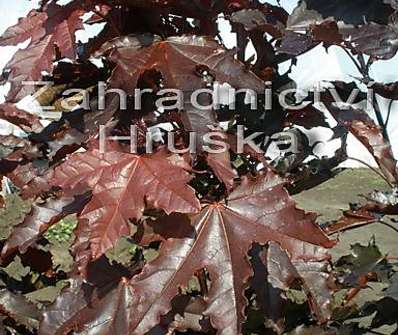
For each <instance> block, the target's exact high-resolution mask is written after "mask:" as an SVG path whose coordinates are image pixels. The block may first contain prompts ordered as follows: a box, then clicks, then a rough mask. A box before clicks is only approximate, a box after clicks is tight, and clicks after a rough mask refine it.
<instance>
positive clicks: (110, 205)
mask: <svg viewBox="0 0 398 335" xmlns="http://www.w3.org/2000/svg"><path fill="white" fill-rule="evenodd" d="M178 164H180V163H178ZM178 164H177V165H176V164H175V163H174V162H173V161H172V160H170V159H168V158H167V157H165V155H146V156H138V155H134V154H129V153H123V152H118V151H108V152H105V153H103V154H101V153H100V152H99V151H98V150H96V149H93V150H91V151H87V152H85V153H78V154H74V155H72V156H70V157H69V158H68V159H67V160H66V162H65V163H63V164H62V165H61V166H59V167H58V168H56V169H55V172H54V176H53V179H52V181H51V184H53V185H54V186H60V187H62V188H63V189H71V190H73V189H76V188H78V186H88V187H89V189H90V190H92V193H93V198H92V199H91V201H90V202H89V203H88V204H87V206H86V207H85V208H84V210H83V211H82V213H81V214H80V219H81V220H87V221H88V224H89V227H90V233H89V235H90V249H91V252H92V255H93V257H94V258H98V257H100V256H101V255H102V254H103V253H105V252H106V251H107V250H108V249H110V248H112V247H113V246H114V245H115V243H116V242H117V240H118V239H119V238H120V237H122V236H124V235H129V233H130V230H129V224H128V223H129V219H139V218H141V216H142V214H143V212H144V209H145V208H147V207H152V208H161V209H163V210H164V211H165V212H166V213H172V212H179V213H195V212H197V211H198V210H199V209H200V204H199V200H198V199H197V198H196V196H195V192H194V190H193V189H192V188H190V187H189V186H188V185H187V183H188V182H189V181H190V179H191V176H190V175H189V174H188V172H186V171H185V170H184V169H183V168H181V167H180V166H178ZM82 224H83V223H82Z"/></svg>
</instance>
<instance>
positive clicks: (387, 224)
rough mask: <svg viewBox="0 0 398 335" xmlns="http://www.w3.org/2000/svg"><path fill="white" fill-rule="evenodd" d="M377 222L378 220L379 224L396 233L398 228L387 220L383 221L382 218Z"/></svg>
mask: <svg viewBox="0 0 398 335" xmlns="http://www.w3.org/2000/svg"><path fill="white" fill-rule="evenodd" d="M379 222H380V223H381V224H383V225H385V226H387V227H388V228H391V229H392V230H394V231H395V232H396V233H398V228H396V227H394V226H393V225H392V224H390V223H387V222H385V221H383V220H380V221H379Z"/></svg>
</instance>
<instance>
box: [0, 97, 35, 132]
mask: <svg viewBox="0 0 398 335" xmlns="http://www.w3.org/2000/svg"><path fill="white" fill-rule="evenodd" d="M0 119H3V120H6V121H8V122H10V123H13V124H15V125H17V126H19V127H21V128H22V129H24V130H27V131H32V130H33V131H38V130H40V129H41V128H42V125H41V124H40V121H39V118H38V117H37V116H36V115H33V114H29V113H28V112H26V111H23V110H21V109H19V108H18V107H16V106H15V105H13V104H9V103H4V104H0Z"/></svg>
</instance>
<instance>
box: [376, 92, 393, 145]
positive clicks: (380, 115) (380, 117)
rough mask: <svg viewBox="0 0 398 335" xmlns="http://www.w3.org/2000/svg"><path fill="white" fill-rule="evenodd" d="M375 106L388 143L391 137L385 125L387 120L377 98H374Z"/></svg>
mask: <svg viewBox="0 0 398 335" xmlns="http://www.w3.org/2000/svg"><path fill="white" fill-rule="evenodd" d="M373 108H374V110H375V114H376V118H377V122H378V123H379V125H380V127H381V130H382V133H383V137H384V139H385V140H386V141H387V142H388V143H390V137H389V136H388V132H387V128H386V127H385V122H384V119H383V115H382V114H381V110H380V106H379V103H378V101H377V99H375V100H374V105H373Z"/></svg>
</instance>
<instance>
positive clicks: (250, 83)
mask: <svg viewBox="0 0 398 335" xmlns="http://www.w3.org/2000/svg"><path fill="white" fill-rule="evenodd" d="M109 58H110V60H111V61H113V62H115V63H116V68H115V70H114V71H113V73H112V76H111V78H110V84H111V86H112V87H117V88H123V89H125V90H126V91H127V92H130V93H131V92H132V91H133V89H134V88H135V87H136V86H137V81H138V79H139V77H140V76H141V75H142V74H143V73H144V72H145V71H146V70H152V69H154V70H157V71H160V73H161V75H162V77H163V84H164V87H165V88H173V89H182V90H184V91H185V92H193V91H194V90H196V89H198V88H202V87H204V83H205V82H204V77H203V75H204V73H203V72H207V75H208V76H211V77H213V78H214V80H217V81H218V82H221V83H223V82H228V83H229V84H230V85H232V86H233V87H235V88H237V89H240V88H247V87H250V88H251V89H253V90H255V91H258V92H262V91H263V90H264V84H263V83H262V81H261V80H260V79H259V78H258V77H256V76H255V75H254V74H253V73H252V72H249V71H247V70H245V67H244V65H243V64H241V63H240V62H239V61H237V60H235V59H234V57H233V53H231V52H230V51H227V50H225V49H224V48H223V47H222V46H221V45H219V44H218V43H217V42H216V41H214V40H213V39H211V38H208V37H201V36H180V37H170V38H168V39H167V40H165V41H161V42H156V43H154V44H153V45H151V46H148V47H144V48H142V49H139V50H137V49H136V48H135V47H133V48H128V47H127V48H117V49H115V50H114V51H113V52H112V53H111V54H110V56H109ZM127 69H128V71H127Z"/></svg>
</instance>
